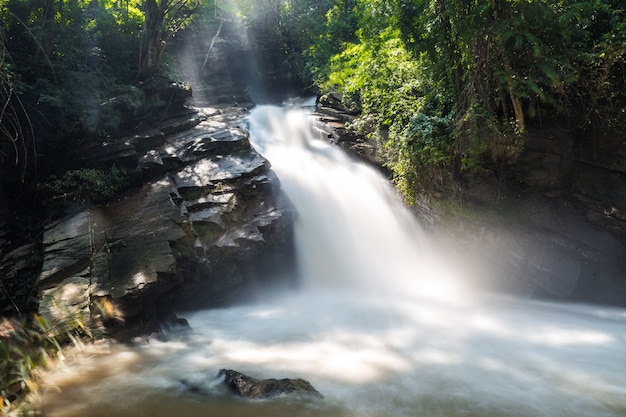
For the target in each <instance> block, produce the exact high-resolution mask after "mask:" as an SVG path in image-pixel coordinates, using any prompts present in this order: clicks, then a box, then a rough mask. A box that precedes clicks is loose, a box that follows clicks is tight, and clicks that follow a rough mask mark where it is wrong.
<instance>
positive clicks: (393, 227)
mask: <svg viewBox="0 0 626 417" xmlns="http://www.w3.org/2000/svg"><path fill="white" fill-rule="evenodd" d="M249 123H250V131H251V138H250V139H251V141H252V143H253V144H254V146H256V147H257V148H258V150H259V151H260V152H261V153H262V154H264V155H265V156H266V157H267V158H268V159H269V160H270V161H271V162H272V167H273V169H274V171H276V172H277V174H278V176H279V178H280V179H281V184H282V188H283V190H284V191H285V193H286V194H287V195H288V197H289V198H290V199H291V201H292V202H293V204H294V206H295V208H296V212H297V213H298V219H297V223H296V239H297V245H296V247H297V249H298V253H299V265H300V272H301V278H302V279H303V280H304V282H305V284H306V285H308V286H311V287H319V286H322V287H329V286H330V287H343V288H344V289H345V288H348V289H350V290H351V291H356V290H370V291H372V290H374V291H385V292H390V291H392V292H396V293H403V294H406V293H407V292H410V293H419V294H421V295H424V296H429V297H439V298H442V299H448V300H451V299H452V298H454V297H455V296H457V295H458V290H459V286H460V282H459V281H458V280H456V281H455V280H453V278H452V276H451V274H452V271H450V270H446V268H444V265H445V263H444V262H442V260H441V259H440V258H441V255H439V254H437V253H436V252H435V251H433V250H432V248H431V247H430V246H429V245H428V244H427V242H426V239H425V238H424V232H423V231H422V230H421V228H420V226H419V225H418V224H417V222H416V221H415V220H414V218H413V216H412V214H411V213H410V212H409V211H408V210H407V209H406V208H405V207H404V206H403V204H402V202H401V200H400V198H399V197H398V195H397V194H396V193H395V192H394V190H393V189H392V187H391V186H390V184H389V182H388V181H387V180H386V179H385V178H383V177H382V176H381V174H380V173H379V172H378V171H376V170H375V169H373V168H371V167H369V166H367V165H365V164H363V163H360V162H357V161H356V160H353V159H352V158H350V157H349V156H348V155H347V154H345V153H344V152H343V151H342V150H341V149H339V148H337V147H335V146H333V145H330V144H328V143H326V142H324V141H321V140H318V139H316V138H315V130H314V128H313V119H312V118H311V117H310V115H309V114H308V113H307V112H306V111H304V110H297V109H291V110H288V109H284V108H280V107H276V106H259V107H257V108H255V109H254V110H253V111H252V113H251V115H250V117H249Z"/></svg>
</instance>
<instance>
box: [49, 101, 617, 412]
mask: <svg viewBox="0 0 626 417" xmlns="http://www.w3.org/2000/svg"><path fill="white" fill-rule="evenodd" d="M308 120H309V118H308V117H307V116H306V114H304V113H302V112H300V111H290V110H284V109H282V108H278V107H271V106H261V107H258V108H256V109H254V110H253V111H252V113H251V115H250V128H251V140H252V141H253V143H254V144H255V146H256V147H258V148H259V150H260V151H261V153H263V154H264V155H265V156H266V157H268V159H270V160H271V161H272V164H273V167H274V170H275V171H276V172H277V174H278V176H279V177H280V179H281V182H282V187H283V189H284V190H285V192H286V193H287V195H288V196H289V198H290V199H291V200H292V202H293V203H294V205H295V207H296V209H297V211H298V219H297V225H296V227H297V232H296V233H297V249H298V253H299V255H298V256H299V262H300V263H299V265H300V277H299V279H300V280H301V281H302V285H301V288H300V289H299V290H298V291H292V292H281V293H279V292H277V293H275V294H273V295H272V296H269V295H266V296H264V298H263V299H262V300H259V301H258V302H254V303H250V304H247V305H243V306H235V307H231V308H225V309H216V310H206V311H199V312H194V313H189V314H185V316H186V317H187V318H188V319H189V322H190V324H191V326H192V328H193V332H191V334H184V335H181V336H180V337H178V338H173V339H172V341H169V342H163V343H158V342H157V343H150V344H149V345H147V346H144V347H138V348H128V347H125V348H121V347H109V348H107V354H106V355H94V356H91V357H83V358H81V360H80V366H72V367H68V368H67V369H65V370H60V371H57V372H56V373H55V374H54V375H53V376H51V377H50V378H49V379H48V380H49V381H50V382H51V383H52V384H54V385H55V386H56V387H58V390H59V391H58V392H57V391H51V393H50V394H47V395H45V396H44V397H43V398H42V403H43V408H44V410H45V411H46V415H47V416H49V417H51V416H90V417H94V416H112V415H115V416H134V417H136V416H138V415H145V416H168V417H169V416H171V415H176V416H206V415H211V414H215V415H221V416H247V415H255V416H266V415H267V416H288V415H302V416H355V417H356V416H358V417H362V416H363V417H365V416H367V417H369V416H376V417H379V416H380V417H382V416H389V417H391V416H393V417H399V416H424V417H431V416H476V417H478V416H481V417H489V416H498V417H503V416H520V417H522V416H524V417H530V416H537V417H539V416H542V417H545V416H554V417H556V416H568V417H571V416H593V417H598V416H626V311H625V310H623V309H613V308H606V307H599V306H583V305H572V304H555V303H544V302H537V301H534V302H533V301H522V300H517V299H514V298H508V297H495V296H489V297H487V296H483V297H478V296H476V295H472V296H470V295H469V294H468V292H467V289H464V288H462V286H461V285H460V283H459V282H458V281H457V280H455V279H454V278H452V275H453V274H452V273H451V271H449V270H448V268H444V267H443V266H442V265H446V264H447V263H449V262H447V260H446V259H445V258H443V257H442V256H440V255H438V254H437V252H436V251H435V250H433V249H432V248H431V247H430V245H429V244H428V239H427V238H426V237H424V236H423V233H422V232H421V231H420V228H419V227H418V226H417V225H416V224H415V223H414V221H413V220H412V218H411V216H410V215H409V214H408V213H407V212H406V211H405V210H404V208H403V207H402V204H400V202H399V201H398V199H397V197H396V196H395V195H394V193H393V192H392V191H391V189H390V188H389V186H388V185H387V183H386V181H385V180H384V179H382V178H381V177H380V176H379V175H378V174H376V173H375V172H374V171H373V170H370V169H369V168H367V167H365V166H363V165H361V164H359V163H356V162H354V161H352V160H351V159H350V158H348V157H347V156H345V155H344V154H343V153H342V152H341V151H340V150H338V149H336V148H334V147H332V146H330V145H327V144H325V143H323V142H322V141H317V140H315V139H314V138H313V136H312V130H311V128H310V125H309V122H308ZM220 368H232V369H237V370H239V371H242V372H244V373H247V374H249V375H252V376H255V377H259V378H269V377H302V378H305V379H307V380H309V381H310V382H311V383H312V384H313V385H314V386H315V387H316V388H317V389H318V390H319V391H320V392H321V393H322V394H323V395H324V400H322V401H313V402H304V401H299V400H294V399H288V398H279V399H276V400H272V401H254V402H251V401H244V400H239V399H233V398H231V397H229V396H228V395H227V394H226V392H225V391H224V388H223V387H222V385H221V383H220V382H219V381H218V380H216V379H215V374H216V373H217V371H218V369H220ZM191 386H192V387H194V389H193V390H191V391H192V392H190V390H189V387H191Z"/></svg>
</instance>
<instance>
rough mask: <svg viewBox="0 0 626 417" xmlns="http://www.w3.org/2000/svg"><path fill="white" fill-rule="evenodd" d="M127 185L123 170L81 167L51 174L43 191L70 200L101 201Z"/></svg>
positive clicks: (126, 177)
mask: <svg viewBox="0 0 626 417" xmlns="http://www.w3.org/2000/svg"><path fill="white" fill-rule="evenodd" d="M127 185H128V174H127V173H126V171H125V170H123V169H120V168H117V167H112V168H111V169H109V170H106V171H103V170H98V169H92V168H83V169H77V170H72V171H67V172H66V173H65V174H64V175H63V176H62V177H60V178H58V177H56V176H52V177H51V178H50V179H49V180H48V181H47V182H45V183H44V184H43V189H44V191H47V192H48V193H50V194H52V195H53V196H56V197H63V198H65V199H69V200H71V201H79V202H94V203H102V202H105V201H107V200H110V199H111V198H112V197H113V196H115V195H116V194H117V193H119V192H120V191H122V190H123V189H124V188H125V187H126V186H127Z"/></svg>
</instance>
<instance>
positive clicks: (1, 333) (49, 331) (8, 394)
mask: <svg viewBox="0 0 626 417" xmlns="http://www.w3.org/2000/svg"><path fill="white" fill-rule="evenodd" d="M85 331H88V329H86V327H85V326H84V325H83V324H82V321H81V320H80V319H77V320H76V321H75V322H74V323H70V324H68V327H66V328H56V327H53V326H51V325H50V324H49V323H48V322H47V321H46V320H45V319H44V318H43V317H41V316H37V315H35V316H34V317H32V318H29V319H28V320H21V321H20V320H15V319H3V320H2V321H0V412H1V411H5V410H6V411H10V409H11V407H12V406H13V403H15V402H16V401H17V400H19V399H20V398H22V397H23V396H24V394H26V393H28V392H32V391H34V390H35V389H36V387H37V384H38V382H39V381H38V377H37V371H38V370H40V369H44V368H46V367H48V366H49V365H50V364H51V363H52V362H54V360H55V358H56V357H60V358H62V357H63V349H62V346H61V345H62V344H63V343H64V342H63V341H64V340H71V341H73V342H74V343H75V344H80V342H79V338H78V337H79V335H80V334H84V332H85Z"/></svg>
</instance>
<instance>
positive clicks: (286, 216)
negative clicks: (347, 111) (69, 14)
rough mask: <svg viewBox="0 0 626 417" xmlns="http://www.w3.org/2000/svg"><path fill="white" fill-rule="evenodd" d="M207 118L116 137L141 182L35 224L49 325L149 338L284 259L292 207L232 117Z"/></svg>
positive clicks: (43, 308) (288, 255)
mask: <svg viewBox="0 0 626 417" xmlns="http://www.w3.org/2000/svg"><path fill="white" fill-rule="evenodd" d="M196 113H198V112H196ZM205 114H212V116H206V120H204V121H202V122H201V123H199V124H196V123H195V122H193V123H191V125H192V126H193V128H191V129H189V126H187V128H188V130H186V131H184V132H178V131H177V132H175V133H168V132H169V130H168V129H161V130H159V131H161V132H163V138H162V139H161V138H160V135H158V134H157V133H156V132H155V131H154V130H150V131H148V132H146V133H137V134H136V135H135V138H136V139H135V140H132V141H131V140H130V139H129V140H127V141H125V143H126V144H127V145H128V144H132V143H135V144H138V143H139V144H141V146H140V147H139V148H140V149H143V150H144V151H143V154H142V155H139V157H138V158H137V162H136V164H138V165H137V166H136V167H135V169H138V170H139V171H141V172H142V173H143V174H142V175H143V181H146V182H145V183H143V184H140V186H136V187H135V188H133V189H131V190H129V191H128V192H126V193H125V194H124V196H122V197H120V198H118V200H117V201H111V202H109V203H108V204H107V205H106V206H104V207H93V208H90V209H85V210H83V211H82V212H80V213H78V214H76V215H74V216H72V217H69V218H66V219H62V220H59V221H56V222H55V223H53V224H50V225H48V226H47V227H46V228H45V231H44V238H43V248H44V254H43V255H44V256H43V258H44V260H43V268H42V271H41V274H40V275H39V284H40V287H41V289H43V292H42V295H41V300H40V311H41V313H42V315H44V317H46V318H47V319H49V320H50V322H51V323H53V324H54V325H55V326H56V325H58V327H59V328H64V325H63V323H71V322H75V321H76V320H79V321H80V322H81V323H84V324H85V325H88V326H90V327H91V329H92V332H96V331H97V332H104V333H106V334H109V335H114V336H115V337H118V338H123V340H134V338H135V337H136V336H137V335H138V334H141V333H153V332H157V333H158V331H159V324H160V323H161V322H163V318H164V317H170V315H169V314H168V311H170V310H172V309H173V308H178V309H183V308H200V307H205V306H207V305H214V304H216V300H220V302H223V300H226V299H228V298H229V297H230V296H232V294H235V293H236V292H237V291H240V289H243V288H245V287H246V286H251V285H258V284H259V282H260V280H261V281H262V279H263V278H262V277H263V275H264V274H263V270H264V268H265V267H267V268H268V269H269V268H270V267H272V268H274V267H275V266H276V265H289V264H290V260H291V257H292V256H293V249H292V245H293V241H292V230H291V222H292V219H293V215H292V214H291V210H292V209H291V207H290V206H289V204H288V203H287V201H286V200H285V198H284V197H282V196H281V192H280V186H279V183H278V179H277V177H276V176H275V175H274V174H273V173H272V172H271V170H270V164H269V162H268V161H267V160H266V159H265V158H263V157H262V156H261V155H260V154H258V153H257V152H256V151H255V150H253V149H252V148H251V146H250V143H249V141H248V138H247V136H246V134H244V133H243V132H242V131H241V130H240V129H238V128H236V127H234V126H236V125H237V124H238V123H240V118H241V115H242V113H240V112H223V113H222V112H214V111H213V112H211V111H209V112H205ZM235 116H237V117H235ZM185 117H186V116H185ZM194 117H195V116H194ZM203 117H204V116H203ZM183 119H184V117H183ZM194 120H199V119H197V118H196V119H194ZM177 123H178V122H173V125H177ZM166 124H167V123H166ZM171 125H172V123H170V126H171ZM162 140H163V141H164V143H162V144H160V143H161V141H162ZM150 143H152V144H155V145H158V146H156V147H154V148H152V149H148V148H150V146H148V145H149V144H150ZM125 146H126V145H125ZM129 168H132V167H129ZM148 179H151V180H150V181H149V182H148ZM265 260H267V261H265ZM265 275H267V276H270V274H265ZM164 326H166V327H167V326H169V324H167V323H164Z"/></svg>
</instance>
